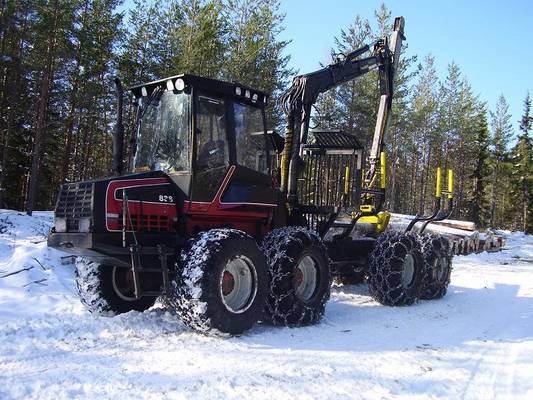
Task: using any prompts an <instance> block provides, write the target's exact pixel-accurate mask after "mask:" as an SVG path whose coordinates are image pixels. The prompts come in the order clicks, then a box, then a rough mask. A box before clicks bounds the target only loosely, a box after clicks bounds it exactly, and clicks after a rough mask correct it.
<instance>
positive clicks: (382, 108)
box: [281, 17, 404, 204]
mask: <svg viewBox="0 0 533 400" xmlns="http://www.w3.org/2000/svg"><path fill="white" fill-rule="evenodd" d="M403 29H404V19H403V17H397V18H396V19H395V20H394V26H393V32H392V34H391V35H390V37H384V38H381V39H379V40H377V41H376V42H375V43H373V44H368V45H365V46H363V47H361V48H360V49H357V50H355V51H353V52H351V53H349V54H347V55H346V56H345V57H344V59H343V60H340V61H338V62H336V63H333V64H331V65H328V66H327V67H325V68H322V69H320V70H318V71H315V72H311V73H308V74H304V75H299V76H297V77H295V78H294V79H293V83H292V86H291V87H290V88H289V89H288V90H287V91H286V92H285V93H284V94H283V95H282V97H281V103H282V107H283V111H284V112H285V114H286V117H287V124H286V129H285V147H284V152H283V154H282V159H281V190H282V191H283V192H285V193H287V195H288V200H289V204H290V203H291V202H294V201H295V199H296V181H297V178H298V174H299V170H300V168H301V158H300V148H301V144H305V143H306V142H307V135H308V130H309V120H310V117H311V107H312V105H313V104H314V103H315V102H316V101H317V99H318V96H319V95H320V94H321V93H324V92H326V91H328V90H330V89H332V88H334V87H336V86H338V85H340V84H342V83H345V82H349V81H351V80H353V79H356V78H358V77H360V76H362V75H364V74H366V73H368V72H369V71H371V70H373V69H376V68H377V69H378V70H379V86H380V94H381V97H380V105H379V109H378V118H377V123H376V128H375V131H374V138H373V141H372V150H371V152H370V163H371V170H372V174H374V171H375V166H376V165H377V163H378V162H379V154H380V152H381V149H382V147H383V140H384V137H385V134H386V131H387V126H388V123H389V121H390V109H391V106H392V93H393V82H394V73H395V71H396V68H397V65H398V58H399V54H400V51H401V45H402V40H403V38H404V36H403ZM369 51H372V55H371V56H369V57H366V58H360V56H362V55H363V54H365V53H367V52H369ZM291 199H292V201H291Z"/></svg>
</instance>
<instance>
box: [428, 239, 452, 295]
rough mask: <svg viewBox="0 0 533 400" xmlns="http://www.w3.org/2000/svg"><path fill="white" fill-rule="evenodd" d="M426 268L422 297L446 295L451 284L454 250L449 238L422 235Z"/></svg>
mask: <svg viewBox="0 0 533 400" xmlns="http://www.w3.org/2000/svg"><path fill="white" fill-rule="evenodd" d="M420 243H421V247H422V256H423V258H424V270H423V278H422V290H421V293H420V298H421V299H425V300H432V299H439V298H441V297H444V295H445V294H446V291H447V290H448V285H449V284H450V275H451V272H452V258H453V255H452V252H451V248H450V242H449V241H448V239H446V238H444V237H442V236H439V235H432V234H426V235H423V236H421V237H420Z"/></svg>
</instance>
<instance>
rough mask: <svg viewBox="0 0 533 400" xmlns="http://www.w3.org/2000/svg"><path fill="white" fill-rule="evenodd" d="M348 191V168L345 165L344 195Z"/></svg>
mask: <svg viewBox="0 0 533 400" xmlns="http://www.w3.org/2000/svg"><path fill="white" fill-rule="evenodd" d="M349 189H350V167H349V166H348V165H347V166H346V168H345V170H344V194H345V195H348V191H349Z"/></svg>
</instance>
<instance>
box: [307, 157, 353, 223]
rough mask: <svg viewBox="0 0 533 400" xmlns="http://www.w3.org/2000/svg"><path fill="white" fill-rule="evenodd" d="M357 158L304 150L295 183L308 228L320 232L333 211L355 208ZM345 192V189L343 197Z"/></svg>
mask: <svg viewBox="0 0 533 400" xmlns="http://www.w3.org/2000/svg"><path fill="white" fill-rule="evenodd" d="M359 154H360V153H359ZM359 154H358V153H356V152H353V153H351V154H346V153H335V152H333V153H331V152H329V151H316V149H305V151H304V154H303V161H304V163H305V166H304V170H303V172H302V174H301V175H300V178H299V179H298V198H299V200H300V203H301V204H302V205H303V206H304V207H303V208H305V209H308V210H309V212H308V213H304V216H305V218H306V219H307V223H308V227H309V228H311V229H315V230H318V231H320V230H321V229H322V226H323V224H326V223H327V221H328V220H329V218H330V216H331V213H332V212H333V210H334V209H335V208H336V207H341V208H344V209H347V210H348V209H353V208H356V207H358V206H359V203H360V198H361V170H360V169H359V163H358V157H359ZM346 178H348V181H346ZM345 189H348V192H347V194H346V195H345V194H344V191H345Z"/></svg>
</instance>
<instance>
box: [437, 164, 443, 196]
mask: <svg viewBox="0 0 533 400" xmlns="http://www.w3.org/2000/svg"><path fill="white" fill-rule="evenodd" d="M441 196H442V173H441V170H440V167H437V183H436V191H435V197H437V198H438V199H440V197H441Z"/></svg>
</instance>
